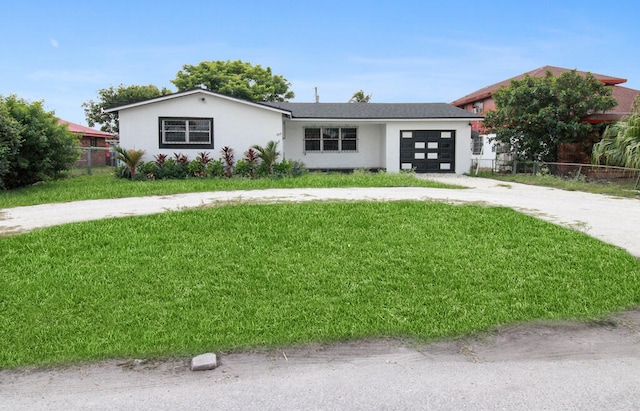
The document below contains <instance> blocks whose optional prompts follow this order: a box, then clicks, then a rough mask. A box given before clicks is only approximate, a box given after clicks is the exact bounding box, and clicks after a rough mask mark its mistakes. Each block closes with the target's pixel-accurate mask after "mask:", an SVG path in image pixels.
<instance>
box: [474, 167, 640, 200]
mask: <svg viewBox="0 0 640 411" xmlns="http://www.w3.org/2000/svg"><path fill="white" fill-rule="evenodd" d="M478 177H484V178H492V179H494V180H501V181H510V182H513V183H522V184H531V185H537V186H545V187H554V188H559V189H561V190H567V191H584V192H587V193H594V194H608V195H613V196H620V197H631V198H640V191H634V190H633V187H634V183H635V181H631V180H629V181H628V182H627V183H626V184H616V183H596V182H587V181H584V180H580V179H578V180H576V179H566V178H560V177H556V176H553V175H548V174H547V175H535V176H534V175H532V174H515V175H514V174H494V173H491V172H480V173H478Z"/></svg>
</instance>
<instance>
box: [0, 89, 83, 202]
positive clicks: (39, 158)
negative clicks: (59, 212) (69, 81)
mask: <svg viewBox="0 0 640 411" xmlns="http://www.w3.org/2000/svg"><path fill="white" fill-rule="evenodd" d="M79 153H80V152H79V141H78V138H77V137H76V136H75V135H74V134H73V133H71V132H70V131H69V130H68V129H67V127H66V126H64V125H60V124H58V119H57V118H56V117H55V115H54V114H53V112H46V111H44V109H43V107H42V103H41V102H35V103H29V102H27V101H26V100H23V99H20V98H18V97H16V96H9V97H6V98H4V97H2V96H0V189H14V188H18V187H23V186H27V185H31V184H34V183H37V182H39V181H43V180H49V179H57V178H61V177H63V176H64V173H65V172H66V171H67V170H69V169H70V168H71V167H72V166H73V163H74V162H75V161H76V160H77V159H78V157H79Z"/></svg>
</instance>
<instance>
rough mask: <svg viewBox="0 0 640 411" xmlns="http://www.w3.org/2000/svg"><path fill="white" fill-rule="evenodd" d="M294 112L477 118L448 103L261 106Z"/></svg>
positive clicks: (317, 115) (297, 114)
mask: <svg viewBox="0 0 640 411" xmlns="http://www.w3.org/2000/svg"><path fill="white" fill-rule="evenodd" d="M261 104H264V105H267V106H269V107H275V108H279V109H283V110H287V111H290V112H291V117H292V118H318V119H352V120H355V119H363V120H364V119H427V118H428V119H443V118H444V119H446V118H478V119H481V118H482V116H479V115H476V114H473V113H469V112H468V111H465V110H462V109H460V108H458V107H454V106H452V105H450V104H447V103H290V102H285V103H278V102H268V103H261Z"/></svg>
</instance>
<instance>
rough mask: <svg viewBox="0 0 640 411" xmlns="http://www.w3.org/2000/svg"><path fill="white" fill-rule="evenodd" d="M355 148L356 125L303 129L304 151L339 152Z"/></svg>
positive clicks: (356, 139) (356, 142) (354, 149)
mask: <svg viewBox="0 0 640 411" xmlns="http://www.w3.org/2000/svg"><path fill="white" fill-rule="evenodd" d="M357 150H358V128H357V127H307V128H305V129H304V151H305V152H307V151H312V152H313V151H317V152H325V151H327V152H341V151H357Z"/></svg>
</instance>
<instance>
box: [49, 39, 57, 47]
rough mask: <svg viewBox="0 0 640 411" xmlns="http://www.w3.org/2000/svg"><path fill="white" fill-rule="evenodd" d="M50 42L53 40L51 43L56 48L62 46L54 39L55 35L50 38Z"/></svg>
mask: <svg viewBox="0 0 640 411" xmlns="http://www.w3.org/2000/svg"><path fill="white" fill-rule="evenodd" d="M49 42H51V45H52V46H53V47H55V48H58V47H60V45H59V44H58V40H56V39H54V38H53V37H52V38H50V39H49Z"/></svg>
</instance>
